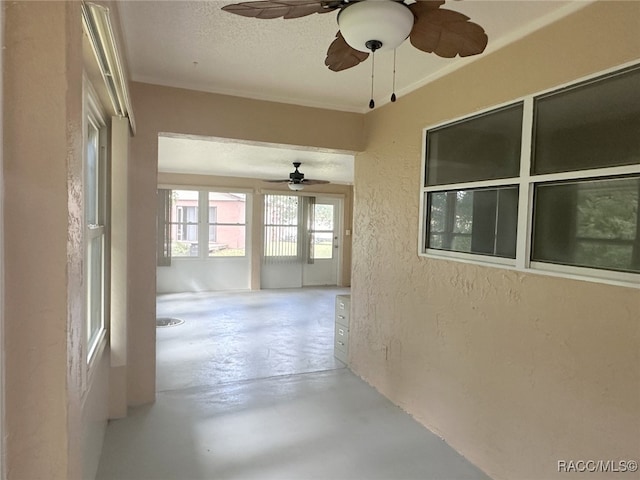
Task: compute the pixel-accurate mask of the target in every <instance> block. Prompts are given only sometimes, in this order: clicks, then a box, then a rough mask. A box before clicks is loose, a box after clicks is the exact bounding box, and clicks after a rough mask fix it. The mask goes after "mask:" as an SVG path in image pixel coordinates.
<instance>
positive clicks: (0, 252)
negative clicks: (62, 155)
mask: <svg viewBox="0 0 640 480" xmlns="http://www.w3.org/2000/svg"><path fill="white" fill-rule="evenodd" d="M4 30H5V28H4V5H2V6H0V38H2V39H4ZM3 71H4V48H1V49H0V114H2V116H1V117H0V480H4V479H5V478H6V456H5V453H6V440H5V434H4V432H5V431H6V430H5V401H4V397H5V393H4V392H5V381H4V380H5V374H4V366H5V359H4V356H5V353H4V309H5V302H4V297H5V294H4V286H5V279H4V275H5V273H4V254H5V249H4V157H3V152H4V148H3V146H4V124H3V119H4V95H3V92H4V86H3V81H2V79H3V75H2V74H1V73H2V72H3Z"/></svg>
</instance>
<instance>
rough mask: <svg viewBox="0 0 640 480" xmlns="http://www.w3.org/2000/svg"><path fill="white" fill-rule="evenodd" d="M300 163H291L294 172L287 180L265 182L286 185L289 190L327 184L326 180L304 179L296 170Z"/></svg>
mask: <svg viewBox="0 0 640 480" xmlns="http://www.w3.org/2000/svg"><path fill="white" fill-rule="evenodd" d="M300 165H302V163H300V162H293V166H294V167H295V171H293V172H291V173H290V174H289V178H285V179H283V180H265V182H270V183H287V184H288V185H289V188H290V189H291V190H302V189H303V188H304V187H305V185H321V184H323V183H329V182H328V181H327V180H311V179H309V178H304V173H302V172H300V171H299V170H298V167H300Z"/></svg>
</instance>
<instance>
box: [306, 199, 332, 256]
mask: <svg viewBox="0 0 640 480" xmlns="http://www.w3.org/2000/svg"><path fill="white" fill-rule="evenodd" d="M312 217H313V218H312V219H311V220H312V221H311V222H310V223H311V228H310V230H309V235H310V242H311V251H310V256H311V259H313V260H321V259H331V258H333V220H334V206H333V205H329V204H324V203H323V204H317V203H315V202H314V203H313V216H312Z"/></svg>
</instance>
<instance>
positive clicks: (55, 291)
mask: <svg viewBox="0 0 640 480" xmlns="http://www.w3.org/2000/svg"><path fill="white" fill-rule="evenodd" d="M1 7H2V8H3V9H4V13H5V30H4V35H3V49H4V65H3V72H2V73H3V97H4V105H3V110H2V116H3V124H4V128H5V131H4V143H3V145H2V148H3V159H4V164H3V181H4V195H5V196H4V202H5V205H4V207H5V215H4V219H3V231H4V235H5V245H4V246H5V250H4V262H5V272H4V274H5V280H6V281H5V284H4V289H5V291H4V321H5V337H4V339H3V346H4V356H5V357H4V361H5V369H6V376H5V384H4V394H5V400H6V403H5V412H4V413H5V430H4V435H5V439H4V440H5V448H6V451H5V454H6V457H5V463H6V465H5V466H6V472H7V478H8V479H30V480H31V479H61V480H62V479H80V478H91V477H92V476H93V475H94V474H95V471H96V469H97V464H98V459H99V455H100V449H101V444H102V437H103V435H104V429H105V427H106V418H107V408H106V407H107V397H108V395H107V388H108V383H107V382H108V377H107V373H108V372H107V369H106V366H108V350H105V353H104V356H102V357H100V358H98V359H97V361H96V362H95V363H96V368H95V370H94V371H93V374H92V375H91V376H88V375H87V371H86V351H85V342H84V341H83V338H84V336H85V330H84V322H85V316H84V312H83V305H84V298H85V297H84V284H83V278H82V277H83V255H84V243H83V223H82V216H83V170H82V159H83V123H82V122H83V111H82V102H83V97H82V92H83V83H82V82H83V57H82V20H81V10H80V3H79V2H3V3H2V6H1Z"/></svg>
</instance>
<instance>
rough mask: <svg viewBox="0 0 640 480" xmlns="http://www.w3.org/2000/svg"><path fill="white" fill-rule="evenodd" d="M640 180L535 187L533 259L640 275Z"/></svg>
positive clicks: (553, 184) (598, 181)
mask: <svg viewBox="0 0 640 480" xmlns="http://www.w3.org/2000/svg"><path fill="white" fill-rule="evenodd" d="M639 196H640V176H636V177H629V178H616V179H606V180H586V181H578V182H576V181H568V182H552V183H541V184H538V185H536V187H535V197H536V201H535V205H534V208H535V209H534V220H533V225H534V226H533V231H534V235H533V252H532V255H531V259H532V260H534V261H539V262H550V263H558V264H564V265H574V266H579V267H591V268H605V269H610V270H619V271H623V272H640V233H639V229H638V198H639Z"/></svg>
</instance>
